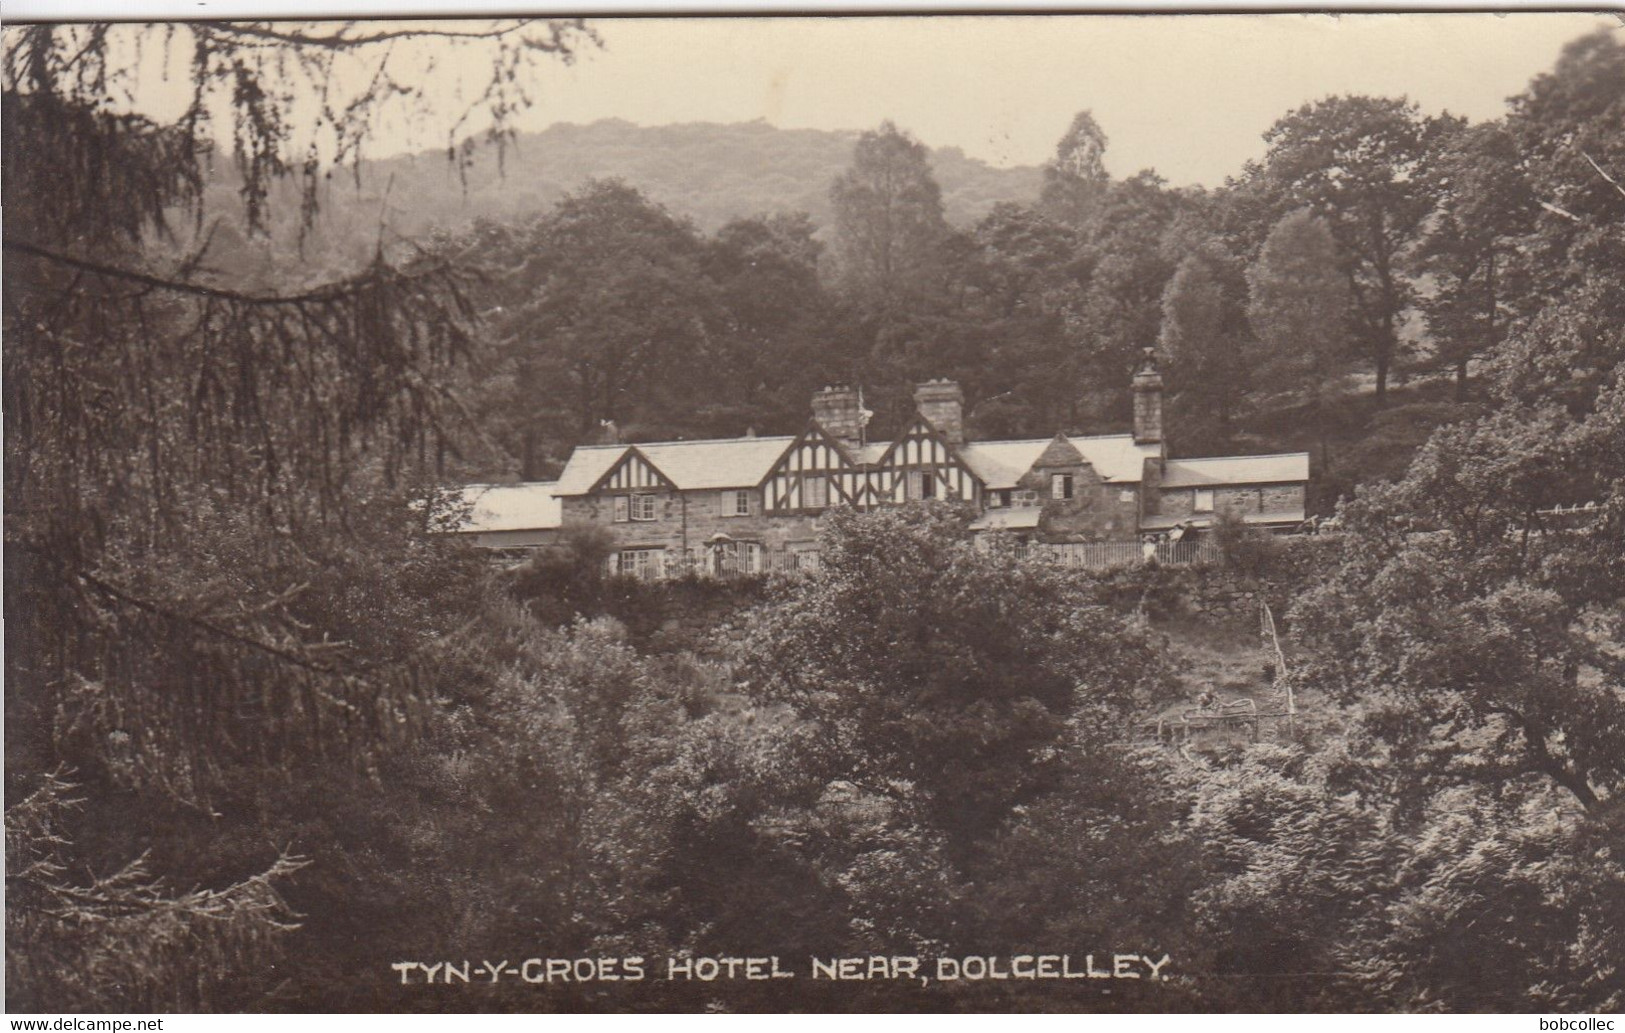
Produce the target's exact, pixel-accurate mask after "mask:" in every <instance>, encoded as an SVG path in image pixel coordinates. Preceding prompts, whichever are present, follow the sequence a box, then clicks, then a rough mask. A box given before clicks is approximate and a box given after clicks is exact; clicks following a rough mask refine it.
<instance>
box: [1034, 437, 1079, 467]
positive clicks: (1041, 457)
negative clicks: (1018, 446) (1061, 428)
mask: <svg viewBox="0 0 1625 1033" xmlns="http://www.w3.org/2000/svg"><path fill="white" fill-rule="evenodd" d="M1084 461H1085V460H1084V458H1083V453H1082V452H1079V451H1078V446H1076V445H1074V444H1073V443H1072V442H1071V441H1068V440H1067V437H1066V435H1065V434H1057V435H1055V439H1054V440H1053V441H1051V442H1050V443H1049V444H1048V445H1045V446H1044V451H1042V452H1040V453H1038V458H1037V459H1034V460H1033V464H1034V465H1036V466H1076V465H1077V464H1079V463H1082V462H1084Z"/></svg>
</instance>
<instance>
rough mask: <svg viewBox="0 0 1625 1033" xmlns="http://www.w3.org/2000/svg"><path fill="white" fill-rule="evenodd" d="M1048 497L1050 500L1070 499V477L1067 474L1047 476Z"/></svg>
mask: <svg viewBox="0 0 1625 1033" xmlns="http://www.w3.org/2000/svg"><path fill="white" fill-rule="evenodd" d="M1049 497H1050V498H1052V499H1069V498H1071V497H1072V475H1071V474H1069V473H1052V474H1050V475H1049Z"/></svg>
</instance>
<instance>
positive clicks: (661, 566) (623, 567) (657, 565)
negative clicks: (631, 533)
mask: <svg viewBox="0 0 1625 1033" xmlns="http://www.w3.org/2000/svg"><path fill="white" fill-rule="evenodd" d="M615 572H616V573H617V574H624V575H626V576H627V577H635V578H642V579H643V580H645V581H654V580H656V579H658V578H659V577H661V575H663V574H664V573H665V572H666V550H665V549H622V550H621V551H620V552H618V553H616V554H615Z"/></svg>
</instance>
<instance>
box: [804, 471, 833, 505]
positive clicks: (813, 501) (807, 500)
mask: <svg viewBox="0 0 1625 1033" xmlns="http://www.w3.org/2000/svg"><path fill="white" fill-rule="evenodd" d="M827 505H829V478H828V477H808V478H807V479H805V480H803V481H802V482H801V508H802V509H823V508H824V507H825V506H827Z"/></svg>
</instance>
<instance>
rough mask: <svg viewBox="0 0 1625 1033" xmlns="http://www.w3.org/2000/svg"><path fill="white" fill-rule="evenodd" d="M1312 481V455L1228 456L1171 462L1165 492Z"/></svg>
mask: <svg viewBox="0 0 1625 1033" xmlns="http://www.w3.org/2000/svg"><path fill="white" fill-rule="evenodd" d="M1308 479H1309V453H1308V452H1288V453H1284V454H1281V455H1272V456H1224V457H1222V458H1215V459H1170V460H1168V465H1167V466H1166V467H1165V468H1164V471H1163V477H1162V486H1163V487H1164V488H1206V487H1209V486H1210V485H1219V484H1288V483H1295V482H1298V481H1307V480H1308Z"/></svg>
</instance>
